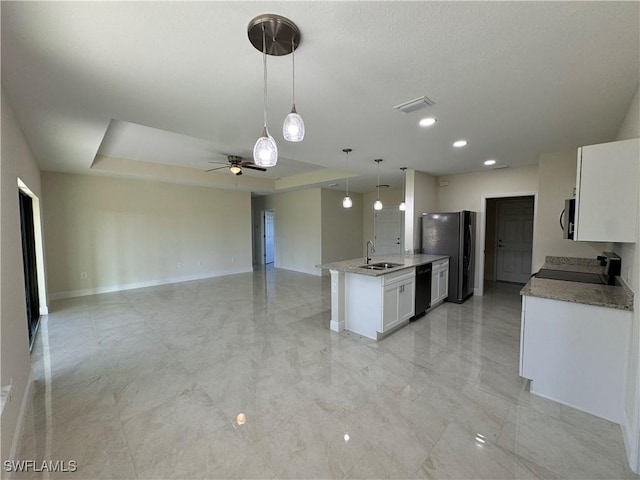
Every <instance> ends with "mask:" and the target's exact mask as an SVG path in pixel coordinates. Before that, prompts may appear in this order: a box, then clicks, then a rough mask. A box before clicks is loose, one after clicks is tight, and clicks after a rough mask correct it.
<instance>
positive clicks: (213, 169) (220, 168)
mask: <svg viewBox="0 0 640 480" xmlns="http://www.w3.org/2000/svg"><path fill="white" fill-rule="evenodd" d="M223 168H229V166H228V165H225V166H224V167H218V168H210V169H209V170H205V173H206V172H213V171H215V170H222V169H223Z"/></svg>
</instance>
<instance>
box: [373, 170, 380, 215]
mask: <svg viewBox="0 0 640 480" xmlns="http://www.w3.org/2000/svg"><path fill="white" fill-rule="evenodd" d="M381 161H382V159H381V158H376V159H375V160H374V162H376V163H377V164H378V185H377V186H376V188H377V189H378V197H377V199H376V201H375V202H373V209H374V210H382V202H381V201H380V162H381Z"/></svg>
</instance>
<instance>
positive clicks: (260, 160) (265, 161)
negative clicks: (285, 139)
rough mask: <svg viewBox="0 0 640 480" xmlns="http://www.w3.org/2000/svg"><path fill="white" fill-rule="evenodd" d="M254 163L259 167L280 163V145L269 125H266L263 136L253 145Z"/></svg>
mask: <svg viewBox="0 0 640 480" xmlns="http://www.w3.org/2000/svg"><path fill="white" fill-rule="evenodd" d="M253 163H255V164H256V165H258V166H259V167H273V166H275V165H276V163H278V147H277V145H276V141H275V140H274V139H273V137H272V136H271V135H269V132H268V131H267V127H264V130H262V136H261V137H260V138H259V139H258V141H257V142H256V144H255V146H254V147H253Z"/></svg>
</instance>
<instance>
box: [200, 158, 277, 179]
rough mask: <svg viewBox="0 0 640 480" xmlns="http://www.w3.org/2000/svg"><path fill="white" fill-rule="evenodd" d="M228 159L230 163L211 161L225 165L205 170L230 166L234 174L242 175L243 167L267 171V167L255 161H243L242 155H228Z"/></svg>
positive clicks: (210, 170) (211, 170)
mask: <svg viewBox="0 0 640 480" xmlns="http://www.w3.org/2000/svg"><path fill="white" fill-rule="evenodd" d="M227 160H228V161H229V164H228V165H227V164H223V163H221V162H209V163H217V164H218V165H224V166H223V167H216V168H210V169H209V170H205V172H213V171H214V170H221V169H223V168H228V169H229V171H230V172H231V173H233V174H234V175H242V169H243V168H249V169H251V170H258V171H260V172H266V171H267V169H266V168H262V167H259V166H258V165H256V164H255V163H253V162H243V161H242V157H241V156H239V155H227Z"/></svg>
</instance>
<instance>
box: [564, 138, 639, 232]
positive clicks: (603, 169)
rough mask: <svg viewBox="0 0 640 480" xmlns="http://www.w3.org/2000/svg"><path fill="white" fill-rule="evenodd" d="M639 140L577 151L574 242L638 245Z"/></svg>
mask: <svg viewBox="0 0 640 480" xmlns="http://www.w3.org/2000/svg"><path fill="white" fill-rule="evenodd" d="M639 170H640V139H638V138H634V139H631V140H623V141H620V142H610V143H601V144H599V145H589V146H586V147H581V148H579V149H578V171H577V178H576V215H575V222H576V226H575V235H574V240H579V241H592V242H635V239H636V223H637V222H638V179H639V178H640V173H639Z"/></svg>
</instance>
